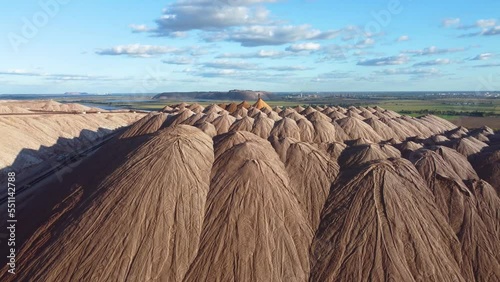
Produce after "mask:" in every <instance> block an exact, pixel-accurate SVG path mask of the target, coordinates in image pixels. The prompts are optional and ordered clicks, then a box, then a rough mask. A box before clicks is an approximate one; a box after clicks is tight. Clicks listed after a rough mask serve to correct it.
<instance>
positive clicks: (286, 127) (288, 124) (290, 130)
mask: <svg viewBox="0 0 500 282" xmlns="http://www.w3.org/2000/svg"><path fill="white" fill-rule="evenodd" d="M273 135H274V136H277V137H278V138H285V137H291V138H294V139H297V140H300V128H299V127H298V126H297V123H296V122H295V121H294V120H293V119H291V118H283V119H281V120H279V121H277V122H275V123H274V128H273V130H271V136H273Z"/></svg>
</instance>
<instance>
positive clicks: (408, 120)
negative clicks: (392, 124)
mask: <svg viewBox="0 0 500 282" xmlns="http://www.w3.org/2000/svg"><path fill="white" fill-rule="evenodd" d="M396 121H398V122H400V123H401V124H403V125H405V124H406V125H407V126H408V127H410V126H411V127H413V128H415V132H418V133H420V136H421V137H424V138H428V137H430V136H431V135H433V134H434V132H433V131H431V130H430V129H429V128H428V127H427V126H425V125H423V124H422V123H421V122H419V120H418V119H416V118H412V117H409V116H401V117H400V118H398V119H396Z"/></svg>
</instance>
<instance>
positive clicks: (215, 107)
mask: <svg viewBox="0 0 500 282" xmlns="http://www.w3.org/2000/svg"><path fill="white" fill-rule="evenodd" d="M222 111H224V109H223V108H221V107H219V106H218V105H216V104H210V105H208V106H207V107H206V108H205V109H204V110H203V112H204V113H205V114H207V115H209V114H212V113H215V114H218V113H220V112H222Z"/></svg>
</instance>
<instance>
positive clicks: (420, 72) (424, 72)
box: [375, 68, 440, 76]
mask: <svg viewBox="0 0 500 282" xmlns="http://www.w3.org/2000/svg"><path fill="white" fill-rule="evenodd" d="M375 73H376V74H381V75H417V76H429V75H438V74H440V72H439V70H438V69H436V68H429V69H423V68H416V69H414V68H400V69H385V70H382V71H376V72H375Z"/></svg>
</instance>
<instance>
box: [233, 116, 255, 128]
mask: <svg viewBox="0 0 500 282" xmlns="http://www.w3.org/2000/svg"><path fill="white" fill-rule="evenodd" d="M253 123H254V119H253V118H251V117H249V116H246V117H244V118H241V119H239V120H237V121H235V122H234V123H233V124H232V125H231V127H229V131H248V132H251V131H252V129H253Z"/></svg>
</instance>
